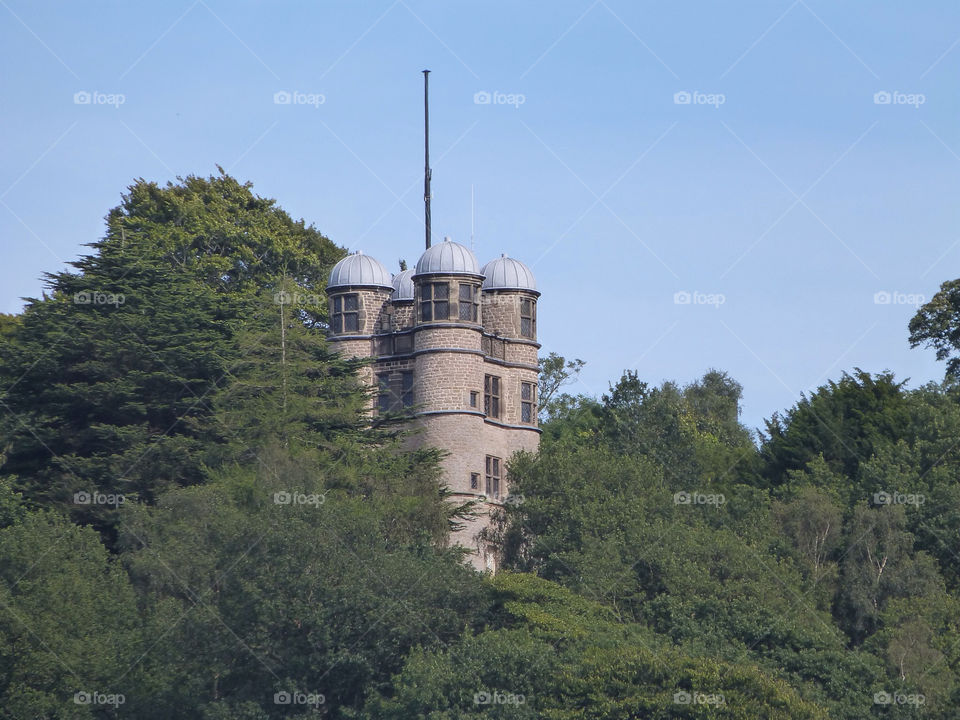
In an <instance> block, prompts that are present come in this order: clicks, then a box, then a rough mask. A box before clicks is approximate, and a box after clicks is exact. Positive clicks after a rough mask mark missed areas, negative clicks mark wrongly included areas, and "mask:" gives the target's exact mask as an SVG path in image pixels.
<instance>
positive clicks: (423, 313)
mask: <svg viewBox="0 0 960 720" xmlns="http://www.w3.org/2000/svg"><path fill="white" fill-rule="evenodd" d="M420 319H421V320H424V321H426V322H429V321H430V320H433V304H432V303H430V302H425V303H420Z"/></svg>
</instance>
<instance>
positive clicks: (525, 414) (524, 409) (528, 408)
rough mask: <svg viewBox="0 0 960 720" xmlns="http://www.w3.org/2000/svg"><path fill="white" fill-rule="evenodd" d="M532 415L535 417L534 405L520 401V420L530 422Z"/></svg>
mask: <svg viewBox="0 0 960 720" xmlns="http://www.w3.org/2000/svg"><path fill="white" fill-rule="evenodd" d="M531 417H533V406H532V405H531V404H530V403H526V402H525V403H520V420H521V422H530V419H531Z"/></svg>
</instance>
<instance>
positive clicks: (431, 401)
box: [331, 276, 540, 570]
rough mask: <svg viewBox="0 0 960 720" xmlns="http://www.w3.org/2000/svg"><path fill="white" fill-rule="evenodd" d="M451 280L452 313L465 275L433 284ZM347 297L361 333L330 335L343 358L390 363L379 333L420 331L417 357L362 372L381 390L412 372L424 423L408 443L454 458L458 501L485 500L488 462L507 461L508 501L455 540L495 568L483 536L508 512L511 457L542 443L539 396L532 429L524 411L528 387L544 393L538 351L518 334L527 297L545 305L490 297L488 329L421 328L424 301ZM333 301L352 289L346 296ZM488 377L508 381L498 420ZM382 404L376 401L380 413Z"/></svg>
mask: <svg viewBox="0 0 960 720" xmlns="http://www.w3.org/2000/svg"><path fill="white" fill-rule="evenodd" d="M444 280H449V281H450V282H451V294H450V302H451V307H456V302H457V297H456V282H457V278H445V277H435V276H431V277H430V278H429V281H431V282H437V281H444ZM347 292H356V293H357V294H358V296H359V301H360V302H359V305H360V328H361V330H360V332H359V333H355V334H344V335H340V336H337V337H331V341H332V342H333V343H334V345H335V347H337V348H338V349H339V350H340V352H342V353H343V354H344V355H346V356H348V357H371V356H374V357H383V356H384V355H383V353H381V352H380V350H381V349H382V348H385V347H390V343H389V342H387V343H384V342H381V340H380V338H377V337H372V336H375V335H377V334H380V333H384V332H387V333H390V332H396V331H402V330H409V329H414V332H413V343H412V349H411V351H410V352H409V353H407V354H403V355H400V354H399V353H397V352H396V351H394V353H393V354H391V355H390V356H389V359H383V360H378V361H377V362H376V363H375V364H374V365H373V366H371V367H366V368H363V369H362V370H361V377H362V379H363V380H364V381H365V382H367V383H370V384H371V385H373V384H374V383H375V382H376V380H375V375H376V374H379V373H384V372H387V373H391V374H393V373H399V372H402V371H406V370H413V372H414V380H413V382H414V385H413V402H414V408H413V410H414V413H415V419H414V420H413V421H412V422H413V424H414V430H415V432H414V433H413V434H412V435H411V436H410V437H409V438H408V439H407V441H406V442H407V445H408V447H411V448H414V447H437V448H440V449H441V450H443V451H445V452H446V455H445V457H444V458H443V460H442V461H441V463H442V471H443V478H444V481H445V482H446V484H447V485H448V486H449V488H450V490H451V491H452V492H453V493H454V496H453V498H452V500H453V501H455V502H463V501H466V500H479V499H483V494H484V492H485V485H486V483H485V470H486V458H487V456H493V457H497V458H500V460H501V466H502V471H501V474H502V479H501V488H500V499H499V500H496V499H494V498H486V499H485V504H484V505H482V506H481V508H480V516H479V517H478V518H477V519H476V520H474V521H472V522H470V523H468V525H467V526H466V527H464V528H463V530H461V531H459V532H457V533H456V534H455V535H454V536H453V537H452V538H451V542H453V543H455V544H459V545H463V546H464V547H467V548H470V549H471V550H474V551H475V555H474V556H473V558H472V562H473V565H474V566H475V567H476V568H477V569H480V570H483V569H495V565H496V549H495V548H491V547H485V546H483V544H482V543H481V542H480V541H479V540H478V534H479V533H480V532H481V531H482V530H483V529H484V528H485V527H486V526H487V524H488V522H489V511H490V510H491V509H493V508H496V507H497V506H499V505H501V504H502V501H503V500H504V499H505V498H506V497H507V495H508V493H509V491H510V480H509V475H508V473H507V468H506V465H507V463H508V462H509V460H510V458H511V456H512V455H513V454H514V453H515V452H516V451H518V450H526V451H529V452H536V450H537V448H538V447H539V441H540V434H539V429H538V428H537V424H536V411H537V407H536V400H537V398H534V403H535V404H534V407H533V417H532V420H533V422H531V423H523V422H522V421H521V405H520V403H521V383H522V382H529V383H531V384H533V386H534V387H536V384H537V376H538V369H537V351H538V348H539V345H538V344H537V343H536V342H535V340H532V339H521V338H520V337H519V336H520V299H521V298H531V299H536V294H535V293H528V292H523V291H504V292H497V291H494V292H484V293H483V303H482V305H481V310H480V318H481V321H482V324H474V323H462V322H459V321H457V320H450V321H446V322H444V321H439V322H433V323H426V324H423V325H419V326H418V325H417V318H416V303H413V302H410V301H404V302H398V303H392V302H390V295H391V293H390V292H389V291H387V290H385V289H384V290H379V289H369V288H368V289H362V290H360V289H350V290H347ZM333 294H343V292H341V291H340V290H339V289H338V290H337V291H336V293H333ZM331 307H332V303H331ZM485 335H486V338H485V337H484V336H485ZM492 336H496V337H492ZM381 337H382V336H381ZM394 337H395V336H394ZM491 342H492V343H493V344H491ZM494 346H495V348H494ZM393 347H396V346H395V345H394V346H393ZM484 348H487V349H488V350H489V351H490V352H494V349H495V354H496V357H493V356H485V355H484ZM485 375H495V376H496V377H499V378H500V393H501V394H500V404H501V413H500V417H499V418H497V419H494V418H487V417H485V416H484V414H483V410H484V397H483V391H484V376H485ZM471 392H473V393H476V406H471V405H470V400H471ZM373 403H375V398H374V400H373V402H372V403H371V412H373V407H374V405H373ZM473 473H475V474H477V475H478V476H479V477H478V487H476V488H471V486H470V482H471V474H473Z"/></svg>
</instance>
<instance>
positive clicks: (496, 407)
mask: <svg viewBox="0 0 960 720" xmlns="http://www.w3.org/2000/svg"><path fill="white" fill-rule="evenodd" d="M490 417H495V418H498V417H500V399H499V398H495V397H492V398H490Z"/></svg>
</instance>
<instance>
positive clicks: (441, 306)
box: [433, 300, 450, 320]
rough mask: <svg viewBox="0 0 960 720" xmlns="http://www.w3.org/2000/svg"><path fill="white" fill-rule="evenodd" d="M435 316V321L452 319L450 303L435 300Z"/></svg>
mask: <svg viewBox="0 0 960 720" xmlns="http://www.w3.org/2000/svg"><path fill="white" fill-rule="evenodd" d="M433 314H434V319H435V320H446V319H447V318H448V317H450V303H448V302H447V301H446V300H434V301H433Z"/></svg>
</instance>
